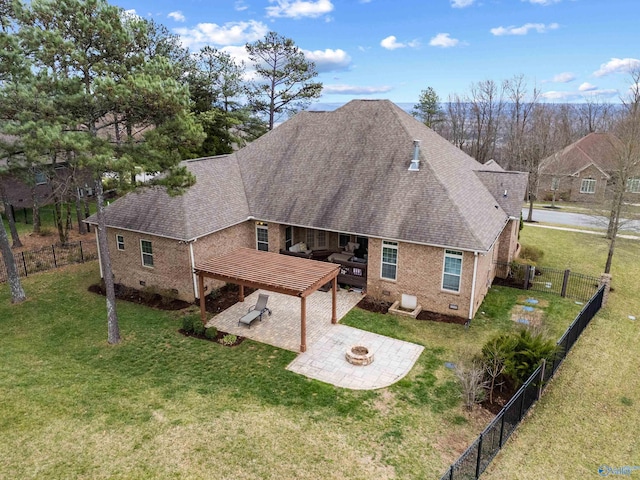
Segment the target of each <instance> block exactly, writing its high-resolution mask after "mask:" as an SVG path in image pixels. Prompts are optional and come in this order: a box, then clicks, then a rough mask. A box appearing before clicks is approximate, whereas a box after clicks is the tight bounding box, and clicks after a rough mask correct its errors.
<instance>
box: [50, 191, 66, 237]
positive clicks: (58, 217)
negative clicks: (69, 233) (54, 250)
mask: <svg viewBox="0 0 640 480" xmlns="http://www.w3.org/2000/svg"><path fill="white" fill-rule="evenodd" d="M53 220H54V221H55V222H56V229H57V230H58V240H60V243H62V244H64V243H65V238H64V237H65V235H64V225H63V223H62V207H61V206H60V200H58V199H57V198H56V199H55V201H54V202H53Z"/></svg>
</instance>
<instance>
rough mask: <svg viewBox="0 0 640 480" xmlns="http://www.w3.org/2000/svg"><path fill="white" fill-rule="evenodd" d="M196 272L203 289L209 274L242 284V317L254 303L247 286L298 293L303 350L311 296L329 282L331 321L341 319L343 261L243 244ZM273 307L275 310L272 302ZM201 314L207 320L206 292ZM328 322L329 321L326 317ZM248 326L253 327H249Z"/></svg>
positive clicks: (212, 259)
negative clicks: (339, 296) (248, 298)
mask: <svg viewBox="0 0 640 480" xmlns="http://www.w3.org/2000/svg"><path fill="white" fill-rule="evenodd" d="M194 273H195V274H196V275H197V277H198V287H199V292H204V279H205V278H206V277H208V278H214V279H216V280H221V281H224V282H228V283H233V284H236V285H239V286H240V291H239V298H238V300H239V302H240V304H241V305H242V306H244V307H245V308H244V309H243V313H242V314H240V316H238V318H240V317H241V316H242V315H243V314H244V313H246V309H247V308H248V307H249V306H250V305H248V304H245V303H244V300H245V299H244V287H252V288H257V289H261V290H266V291H268V292H275V293H279V294H282V295H288V296H292V297H298V298H299V299H300V300H299V304H300V305H299V308H300V310H299V311H300V317H299V320H300V337H299V338H300V351H301V352H304V351H306V349H307V297H309V296H310V295H311V294H312V293H314V292H316V291H317V290H318V289H319V288H320V287H322V286H323V285H326V284H328V283H330V284H331V286H332V288H331V293H330V295H331V310H330V311H331V317H330V323H333V324H335V323H337V321H338V317H337V293H338V292H337V287H338V283H337V277H338V274H339V273H340V267H339V265H335V264H332V263H326V262H318V261H315V260H308V259H303V258H297V257H291V256H286V255H278V254H276V253H271V252H264V251H259V250H252V249H249V248H240V249H237V250H234V251H233V252H230V253H227V254H226V255H222V256H219V257H213V258H209V259H206V260H203V261H201V262H199V263H197V264H196V267H195V269H194ZM322 293H325V292H322ZM327 293H328V292H327ZM269 308H271V309H272V311H273V308H272V306H271V305H269ZM347 311H348V310H347ZM345 313H346V312H345ZM200 314H201V317H202V321H203V323H205V322H206V310H205V295H202V294H201V295H200ZM327 320H329V319H327ZM236 321H237V319H236ZM325 322H326V323H327V324H329V322H327V321H326V320H325ZM314 323H315V322H314ZM247 330H249V329H248V328H247Z"/></svg>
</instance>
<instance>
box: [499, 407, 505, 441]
mask: <svg viewBox="0 0 640 480" xmlns="http://www.w3.org/2000/svg"><path fill="white" fill-rule="evenodd" d="M501 415H502V421H501V422H500V441H499V442H498V444H499V445H500V448H502V437H503V435H504V412H501Z"/></svg>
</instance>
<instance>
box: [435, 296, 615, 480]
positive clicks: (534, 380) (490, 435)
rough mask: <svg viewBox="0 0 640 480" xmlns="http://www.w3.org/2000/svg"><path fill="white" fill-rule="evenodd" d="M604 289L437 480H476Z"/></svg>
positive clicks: (543, 385) (589, 316)
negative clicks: (553, 352) (549, 358)
mask: <svg viewBox="0 0 640 480" xmlns="http://www.w3.org/2000/svg"><path fill="white" fill-rule="evenodd" d="M604 291H605V286H604V285H603V286H601V287H600V288H599V289H598V291H597V292H596V293H595V295H593V297H591V299H590V300H589V302H588V303H587V304H586V305H585V306H584V307H583V308H582V310H581V311H580V313H579V314H578V316H577V317H576V318H575V320H574V321H573V322H572V323H571V325H569V328H567V330H566V331H565V332H564V334H563V335H562V337H560V340H558V345H559V346H560V348H561V350H560V353H559V354H558V355H557V356H556V358H555V360H554V361H553V363H549V364H545V363H544V362H543V363H542V364H541V365H539V366H538V368H537V369H536V370H535V371H534V372H533V373H532V374H531V376H530V377H529V378H528V379H527V381H526V382H525V383H524V384H523V385H522V387H520V389H519V390H518V391H517V392H516V394H515V395H514V396H513V397H512V398H511V400H509V402H508V403H507V404H506V405H505V406H504V407H502V410H500V413H498V415H496V417H495V418H494V419H493V420H492V421H491V423H490V424H489V425H488V426H487V428H485V429H484V431H483V432H482V433H481V434H480V435H479V436H478V438H477V439H476V440H475V441H474V442H473V443H472V444H471V445H470V446H469V448H467V449H466V450H465V451H464V453H463V454H462V455H460V457H459V458H458V460H456V462H455V463H454V464H453V465H451V467H449V470H447V473H445V474H444V475H443V476H442V478H441V480H461V479H465V480H468V479H473V480H477V479H478V478H479V477H480V475H481V474H482V472H484V471H485V469H486V468H487V466H488V465H489V463H491V460H493V458H494V457H495V456H496V454H497V453H498V452H499V451H500V449H501V448H502V446H503V445H504V444H505V442H506V441H507V439H508V438H509V437H510V436H511V434H512V433H513V432H514V430H515V429H516V427H517V426H518V425H519V424H520V422H521V421H522V419H523V418H524V416H525V415H526V413H527V412H528V411H529V409H530V408H531V407H532V406H533V405H534V404H535V403H536V401H537V400H538V399H539V398H540V395H541V394H542V391H543V390H544V389H545V388H546V386H547V382H548V380H550V379H551V378H552V377H553V375H554V374H555V373H556V370H557V369H558V367H559V366H560V364H561V363H562V362H563V360H564V359H565V357H566V356H567V354H568V353H569V350H571V347H573V344H574V343H575V342H576V340H577V339H578V337H579V336H580V334H581V333H582V331H583V330H584V329H585V328H586V326H587V325H588V324H589V322H590V321H591V319H592V318H593V317H594V316H595V315H596V313H598V311H599V310H600V308H602V300H603V298H604Z"/></svg>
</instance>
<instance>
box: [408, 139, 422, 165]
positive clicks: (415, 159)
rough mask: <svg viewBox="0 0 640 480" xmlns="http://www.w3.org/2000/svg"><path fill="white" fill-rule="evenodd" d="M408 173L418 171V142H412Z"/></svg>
mask: <svg viewBox="0 0 640 480" xmlns="http://www.w3.org/2000/svg"><path fill="white" fill-rule="evenodd" d="M409 171H410V172H419V171H420V140H414V141H413V159H412V160H411V165H409Z"/></svg>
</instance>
